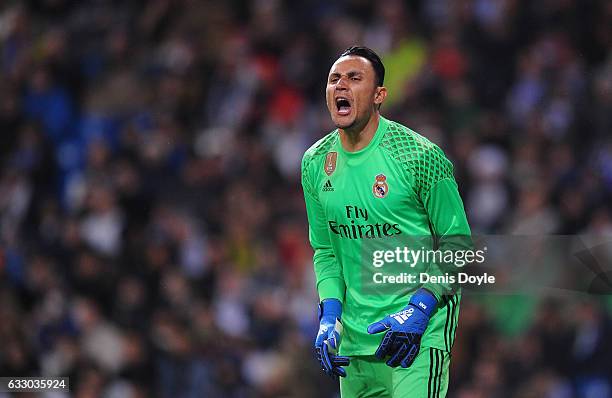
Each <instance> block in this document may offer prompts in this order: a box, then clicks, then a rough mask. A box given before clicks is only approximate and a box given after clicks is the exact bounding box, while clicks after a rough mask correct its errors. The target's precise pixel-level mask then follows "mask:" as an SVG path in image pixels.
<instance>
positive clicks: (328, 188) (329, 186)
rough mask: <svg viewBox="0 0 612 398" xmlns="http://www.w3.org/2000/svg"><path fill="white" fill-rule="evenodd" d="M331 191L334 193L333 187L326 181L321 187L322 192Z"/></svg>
mask: <svg viewBox="0 0 612 398" xmlns="http://www.w3.org/2000/svg"><path fill="white" fill-rule="evenodd" d="M333 191H334V187H332V184H331V181H330V180H327V182H326V183H325V185H323V192H333Z"/></svg>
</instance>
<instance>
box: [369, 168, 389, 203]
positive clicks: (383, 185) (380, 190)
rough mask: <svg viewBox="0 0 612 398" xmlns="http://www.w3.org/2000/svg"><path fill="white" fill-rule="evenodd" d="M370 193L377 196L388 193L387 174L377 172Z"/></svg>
mask: <svg viewBox="0 0 612 398" xmlns="http://www.w3.org/2000/svg"><path fill="white" fill-rule="evenodd" d="M372 193H373V194H374V196H376V197H377V198H384V197H385V196H387V194H388V193H389V185H387V176H386V175H384V174H382V173H381V174H379V175H377V176H376V182H375V183H374V185H373V186H372Z"/></svg>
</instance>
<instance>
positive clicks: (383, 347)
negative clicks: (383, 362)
mask: <svg viewBox="0 0 612 398" xmlns="http://www.w3.org/2000/svg"><path fill="white" fill-rule="evenodd" d="M394 339H395V333H393V332H391V331H388V332H387V333H385V336H384V337H383V339H382V341H381V342H380V345H379V346H378V349H377V350H376V352H375V353H374V355H375V356H376V358H378V359H384V358H385V357H386V356H387V355H388V352H389V349H390V348H391V346H392V345H393V340H394Z"/></svg>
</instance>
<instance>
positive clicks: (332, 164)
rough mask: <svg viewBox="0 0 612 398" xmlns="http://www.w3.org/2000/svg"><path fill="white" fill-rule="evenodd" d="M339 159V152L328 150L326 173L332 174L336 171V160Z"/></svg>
mask: <svg viewBox="0 0 612 398" xmlns="http://www.w3.org/2000/svg"><path fill="white" fill-rule="evenodd" d="M337 160H338V152H328V153H327V157H326V158H325V167H324V170H325V174H327V175H328V176H330V175H332V173H333V172H334V171H336V161H337Z"/></svg>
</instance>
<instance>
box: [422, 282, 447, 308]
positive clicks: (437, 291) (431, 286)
mask: <svg viewBox="0 0 612 398" xmlns="http://www.w3.org/2000/svg"><path fill="white" fill-rule="evenodd" d="M421 288H423V289H427V290H428V291H429V292H430V293H431V294H433V296H434V297H435V298H436V300H438V303H439V302H441V300H442V296H443V295H444V293H445V292H448V290H449V289H446V288H444V287H442V286H440V284H438V283H425V284H423V286H421Z"/></svg>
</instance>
